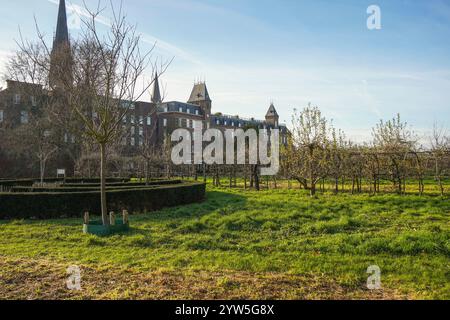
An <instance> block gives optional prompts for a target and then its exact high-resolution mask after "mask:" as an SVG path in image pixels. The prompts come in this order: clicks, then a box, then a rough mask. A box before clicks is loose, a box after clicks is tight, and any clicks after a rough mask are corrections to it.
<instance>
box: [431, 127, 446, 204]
mask: <svg viewBox="0 0 450 320" xmlns="http://www.w3.org/2000/svg"><path fill="white" fill-rule="evenodd" d="M430 145H431V154H432V157H433V160H434V176H435V180H436V181H437V183H438V185H439V189H440V191H441V195H442V196H443V195H444V185H443V183H442V178H443V177H444V175H445V171H446V170H448V166H446V165H445V160H446V156H447V155H448V153H449V152H450V139H449V136H448V135H447V130H445V129H444V128H442V127H438V125H437V124H434V125H433V132H432V135H431V138H430Z"/></svg>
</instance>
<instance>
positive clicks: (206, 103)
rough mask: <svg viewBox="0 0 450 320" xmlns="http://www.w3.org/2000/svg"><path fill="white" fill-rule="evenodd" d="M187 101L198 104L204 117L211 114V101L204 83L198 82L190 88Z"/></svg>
mask: <svg viewBox="0 0 450 320" xmlns="http://www.w3.org/2000/svg"><path fill="white" fill-rule="evenodd" d="M188 103H192V104H195V105H198V106H200V108H202V110H203V114H204V115H205V117H206V118H209V116H210V115H211V107H212V101H211V98H210V97H209V93H208V88H206V83H204V82H199V83H196V84H195V85H194V88H193V89H192V92H191V96H190V97H189V100H188Z"/></svg>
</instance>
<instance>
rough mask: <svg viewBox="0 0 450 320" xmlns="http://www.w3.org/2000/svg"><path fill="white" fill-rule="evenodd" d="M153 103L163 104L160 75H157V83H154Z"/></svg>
mask: <svg viewBox="0 0 450 320" xmlns="http://www.w3.org/2000/svg"><path fill="white" fill-rule="evenodd" d="M152 102H153V103H161V102H162V99H161V92H160V91H159V80H158V73H156V74H155V81H154V83H153V94H152Z"/></svg>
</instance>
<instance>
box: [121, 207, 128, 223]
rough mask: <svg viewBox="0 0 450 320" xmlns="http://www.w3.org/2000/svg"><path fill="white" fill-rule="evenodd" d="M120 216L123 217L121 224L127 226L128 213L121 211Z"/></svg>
mask: <svg viewBox="0 0 450 320" xmlns="http://www.w3.org/2000/svg"><path fill="white" fill-rule="evenodd" d="M122 215H123V224H128V211H127V210H123V211H122Z"/></svg>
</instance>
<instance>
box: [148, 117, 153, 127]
mask: <svg viewBox="0 0 450 320" xmlns="http://www.w3.org/2000/svg"><path fill="white" fill-rule="evenodd" d="M147 125H148V126H151V125H152V117H150V116H148V117H147Z"/></svg>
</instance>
